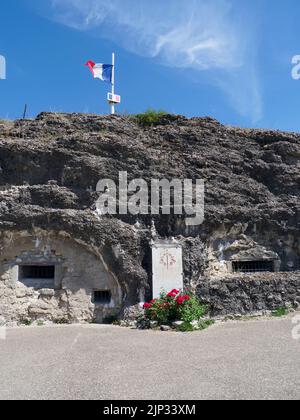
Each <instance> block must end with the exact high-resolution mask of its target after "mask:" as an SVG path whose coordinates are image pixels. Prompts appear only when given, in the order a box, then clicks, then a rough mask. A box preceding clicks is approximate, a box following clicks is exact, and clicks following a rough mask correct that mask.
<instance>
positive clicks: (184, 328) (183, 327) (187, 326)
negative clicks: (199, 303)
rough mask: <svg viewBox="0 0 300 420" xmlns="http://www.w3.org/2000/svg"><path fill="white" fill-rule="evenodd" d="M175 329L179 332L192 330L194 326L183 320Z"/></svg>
mask: <svg viewBox="0 0 300 420" xmlns="http://www.w3.org/2000/svg"><path fill="white" fill-rule="evenodd" d="M177 331H179V332H192V331H194V327H193V326H192V324H191V323H190V322H184V323H183V324H182V325H179V326H178V327H177Z"/></svg>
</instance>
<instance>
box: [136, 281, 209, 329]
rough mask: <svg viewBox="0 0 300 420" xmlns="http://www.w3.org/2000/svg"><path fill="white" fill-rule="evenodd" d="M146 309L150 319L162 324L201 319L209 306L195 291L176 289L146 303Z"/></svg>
mask: <svg viewBox="0 0 300 420" xmlns="http://www.w3.org/2000/svg"><path fill="white" fill-rule="evenodd" d="M144 309H145V315H146V317H147V318H148V319H149V320H150V321H157V322H158V323H159V324H160V325H162V324H171V323H172V322H174V321H184V323H185V324H188V323H191V322H192V321H199V320H200V319H201V318H202V317H203V316H204V315H205V314H206V313H207V309H208V308H207V306H204V305H202V304H201V303H200V301H199V299H198V298H197V297H196V296H195V295H194V294H193V293H186V294H185V293H183V292H180V291H179V290H175V289H174V290H172V291H171V292H170V293H168V294H166V293H162V294H161V296H160V298H159V299H155V300H152V301H151V302H149V303H145V305H144Z"/></svg>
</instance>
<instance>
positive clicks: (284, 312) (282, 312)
mask: <svg viewBox="0 0 300 420" xmlns="http://www.w3.org/2000/svg"><path fill="white" fill-rule="evenodd" d="M289 312H290V311H289V308H286V307H283V308H279V309H276V310H275V311H273V312H272V316H274V317H276V318H280V317H282V316H286V315H288V314H289Z"/></svg>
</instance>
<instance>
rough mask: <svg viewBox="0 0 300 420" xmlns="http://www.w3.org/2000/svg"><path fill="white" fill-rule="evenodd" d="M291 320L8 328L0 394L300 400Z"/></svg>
mask: <svg viewBox="0 0 300 420" xmlns="http://www.w3.org/2000/svg"><path fill="white" fill-rule="evenodd" d="M292 328H293V325H292V322H291V319H272V320H259V321H249V322H230V323H225V324H218V325H215V326H213V327H212V328H210V329H209V330H206V331H203V332H196V333H189V334H181V333H173V332H171V333H166V332H165V333H161V332H153V331H136V330H129V329H123V328H119V327H104V326H95V325H90V326H60V327H35V328H31V327H24V328H18V329H9V330H8V332H7V339H6V340H0V399H1V400H3V399H67V400H74V399H113V400H117V399H125V400H131V399H133V400H136V399H142V400H144V399H150V400H153V399H167V400H185V399H192V400H194V399H299V398H300V341H297V340H293V339H292Z"/></svg>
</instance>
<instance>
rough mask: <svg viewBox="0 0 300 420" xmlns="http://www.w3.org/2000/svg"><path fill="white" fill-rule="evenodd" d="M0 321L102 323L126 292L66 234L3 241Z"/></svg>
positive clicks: (23, 235)
mask: <svg viewBox="0 0 300 420" xmlns="http://www.w3.org/2000/svg"><path fill="white" fill-rule="evenodd" d="M0 244H1V256H0V316H1V317H3V318H4V319H5V320H6V321H7V322H22V321H28V320H44V321H52V322H61V323H63V322H91V321H93V320H94V321H98V322H103V320H105V318H110V317H113V316H116V315H118V314H119V312H120V310H121V306H122V292H121V289H120V287H119V284H118V280H117V279H116V278H115V276H114V275H113V273H111V272H109V270H108V269H107V267H106V266H105V263H104V260H103V259H102V258H101V256H98V255H95V254H94V253H93V252H91V250H90V249H88V248H87V247H84V246H83V244H79V243H77V242H76V241H75V240H73V239H71V238H70V237H68V236H65V235H64V234H63V233H61V234H56V233H49V232H39V233H38V234H36V235H32V234H30V233H28V232H13V233H12V232H6V233H3V234H2V235H1V238H0Z"/></svg>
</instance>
